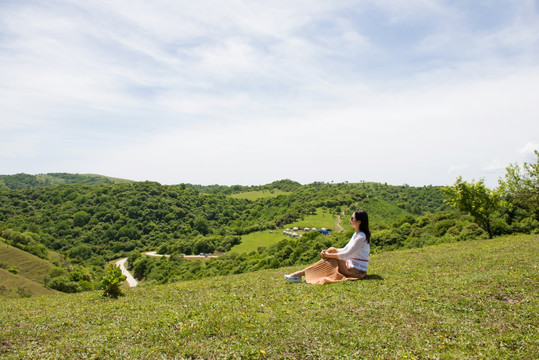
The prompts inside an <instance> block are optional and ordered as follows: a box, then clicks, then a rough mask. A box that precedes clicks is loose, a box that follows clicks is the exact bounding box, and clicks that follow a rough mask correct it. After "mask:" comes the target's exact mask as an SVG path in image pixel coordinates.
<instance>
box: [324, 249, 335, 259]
mask: <svg viewBox="0 0 539 360" xmlns="http://www.w3.org/2000/svg"><path fill="white" fill-rule="evenodd" d="M320 256H322V259H336V258H337V254H333V253H330V252H328V251H327V250H322V252H321V253H320Z"/></svg>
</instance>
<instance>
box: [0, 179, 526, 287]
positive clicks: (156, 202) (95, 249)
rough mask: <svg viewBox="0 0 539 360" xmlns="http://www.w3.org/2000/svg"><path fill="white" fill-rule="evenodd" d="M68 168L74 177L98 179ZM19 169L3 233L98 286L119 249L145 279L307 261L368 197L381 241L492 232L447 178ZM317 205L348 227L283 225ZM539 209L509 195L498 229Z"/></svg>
mask: <svg viewBox="0 0 539 360" xmlns="http://www.w3.org/2000/svg"><path fill="white" fill-rule="evenodd" d="M57 175H58V174H57ZM60 175H61V176H59V178H62V179H64V180H66V181H72V182H77V181H81V182H83V183H86V182H87V181H88V178H86V177H80V176H78V175H75V176H71V175H69V174H60ZM57 178H58V177H57ZM5 179H6V178H4V182H5ZM9 179H10V180H9V181H8V183H10V184H11V186H13V187H17V186H20V187H24V186H22V184H27V185H28V186H29V187H27V188H23V189H5V188H4V190H0V237H1V238H3V240H4V241H5V242H6V243H8V244H10V245H12V246H15V247H17V248H19V249H21V250H24V251H26V252H28V253H31V254H33V255H35V256H38V257H41V258H43V259H48V258H49V254H50V251H51V250H53V251H55V252H57V253H59V254H60V256H61V257H62V259H61V261H60V260H58V259H56V260H55V261H54V265H55V269H54V271H52V270H51V271H52V273H51V274H49V276H48V278H47V279H48V280H50V283H49V284H47V286H50V287H53V288H55V289H58V290H61V291H68V292H72V291H80V290H84V289H91V288H93V287H95V286H98V281H97V280H96V279H98V278H99V277H100V276H101V274H102V272H103V268H104V266H105V265H106V263H107V262H109V261H112V260H114V259H118V258H120V257H129V262H128V264H129V266H130V268H131V270H132V271H133V272H134V273H135V276H136V277H137V278H138V279H139V280H140V279H143V280H144V279H145V280H147V283H155V282H158V283H166V282H171V281H178V280H185V279H193V278H200V277H205V276H213V275H218V274H219V275H225V274H230V273H240V272H247V271H253V270H259V269H265V268H278V267H281V266H286V265H295V264H304V263H308V262H310V261H313V260H315V259H316V258H317V257H318V256H319V252H320V250H321V249H322V248H324V247H327V246H329V245H341V244H344V243H345V242H346V241H347V240H348V238H349V236H350V234H349V233H348V232H347V231H346V230H348V221H347V220H346V219H348V217H349V216H350V213H351V212H352V211H353V210H354V209H358V208H361V209H364V210H366V211H368V213H369V216H370V221H371V230H372V232H373V237H372V251H373V252H379V251H384V250H393V249H398V248H412V247H420V246H424V245H428V244H435V243H441V242H454V241H461V240H469V239H476V238H485V237H487V233H486V232H485V231H484V229H482V228H481V227H480V226H478V224H477V222H476V221H475V218H474V217H471V216H469V215H465V214H464V213H461V212H458V211H457V210H454V209H450V208H449V206H448V205H447V204H446V203H445V202H444V199H446V197H445V195H444V192H443V191H442V190H443V189H442V188H440V187H436V186H423V187H412V186H407V185H403V186H392V185H387V184H378V183H339V184H333V183H332V184H330V183H313V184H308V185H301V184H299V183H297V182H294V181H291V180H280V181H276V182H273V183H271V184H267V185H263V186H240V185H236V186H221V185H212V186H201V185H191V184H179V185H161V184H159V183H155V182H131V183H118V184H97V183H94V184H93V185H87V184H81V183H75V184H62V185H50V186H37V185H35V184H34V185H35V186H34V185H31V184H33V183H32V181H34V180H36V178H32V177H30V178H28V177H25V176H23V175H20V176H19V175H15V176H13V177H11V178H9ZM14 179H19V180H20V181H19V182H17V181H14ZM25 179H26V180H25ZM32 179H34V180H32ZM103 179H107V178H105V177H103ZM10 181H11V182H10ZM36 181H37V180H36ZM99 181H101V180H99ZM107 181H108V180H107ZM16 184H19V185H17V186H16ZM318 213H322V214H328V216H330V217H332V218H333V220H332V221H330V224H333V225H337V222H338V221H340V220H339V219H340V217H341V216H342V225H343V226H344V229H345V231H344V232H341V231H340V229H337V228H336V227H334V228H333V227H331V228H330V234H331V235H330V236H327V237H324V236H322V235H321V234H320V233H318V232H315V233H306V234H305V235H304V236H303V237H301V238H289V237H286V236H284V235H282V236H280V237H279V234H281V233H282V230H284V228H285V227H287V226H288V225H289V224H293V223H297V222H298V221H300V220H302V219H305V218H308V217H312V216H314V215H315V214H318ZM534 221H535V220H533V218H531V217H530V215H529V213H527V212H523V211H520V210H519V209H518V208H516V207H509V206H505V207H504V208H502V209H501V210H500V212H499V216H498V217H497V220H496V222H493V225H492V228H493V230H492V231H493V232H494V234H496V235H500V234H506V233H512V232H528V233H529V232H530V231H532V230H533V229H535V228H536V225H535V223H536V221H535V222H534ZM339 226H340V225H339ZM331 230H332V231H331ZM263 232H272V233H273V232H275V233H274V235H272V236H273V238H274V239H275V241H273V242H272V243H271V244H270V245H268V246H266V247H254V248H255V249H257V250H256V251H250V252H248V253H234V252H231V251H230V250H231V249H232V247H234V246H236V245H238V244H239V243H240V242H241V241H242V239H245V235H246V234H255V233H256V234H261V233H263ZM143 251H158V252H159V253H161V254H163V253H166V254H170V255H172V256H171V257H170V258H162V259H155V258H149V257H146V256H142V255H141V253H142V252H143ZM201 252H203V253H219V254H223V253H226V255H223V256H220V257H219V258H216V259H212V260H209V261H205V262H201V261H187V260H186V259H185V258H184V257H183V256H184V255H189V254H198V253H201ZM51 284H52V285H51Z"/></svg>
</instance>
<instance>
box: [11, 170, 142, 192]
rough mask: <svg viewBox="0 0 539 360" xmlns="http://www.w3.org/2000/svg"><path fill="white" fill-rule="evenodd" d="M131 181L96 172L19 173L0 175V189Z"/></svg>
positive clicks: (130, 181) (108, 183)
mask: <svg viewBox="0 0 539 360" xmlns="http://www.w3.org/2000/svg"><path fill="white" fill-rule="evenodd" d="M132 182H134V181H132V180H127V179H119V178H113V177H109V176H104V175H98V174H70V173H48V174H38V175H29V174H24V173H20V174H14V175H0V190H18V189H29V188H36V187H47V186H56V185H66V184H85V185H111V184H121V183H132Z"/></svg>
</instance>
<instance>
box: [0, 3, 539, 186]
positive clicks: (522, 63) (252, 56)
mask: <svg viewBox="0 0 539 360" xmlns="http://www.w3.org/2000/svg"><path fill="white" fill-rule="evenodd" d="M537 94H539V2H538V1H527V0H515V1H509V0H507V1H503V0H500V1H435V0H421V1H420V0H417V1H414V0H408V1H404V0H387V1H374V0H365V1H289V0H288V1H271V2H267V1H239V0H238V1H204V0H201V1H197V2H193V1H152V2H148V1H137V0H130V1H82V0H80V1H78V0H73V1H60V0H58V1H55V0H51V1H47V2H42V1H24V2H20V1H6V0H0V133H1V134H2V136H1V138H2V140H1V141H0V174H14V173H19V172H24V173H30V174H38V173H47V172H72V173H97V174H103V175H108V176H115V177H121V178H128V179H133V180H152V181H158V182H160V183H162V184H178V183H182V182H185V183H196V184H223V185H232V184H246V185H257V184H266V183H269V182H272V181H274V180H279V179H285V178H288V179H292V180H296V181H299V182H301V183H311V182H314V181H328V182H329V181H335V182H342V181H349V182H358V181H361V180H365V181H376V182H387V183H389V184H409V185H417V186H422V185H430V184H433V185H449V184H452V183H453V182H454V181H455V179H456V177H457V176H459V175H462V176H463V177H464V179H466V180H472V179H479V178H485V180H486V181H487V183H488V184H489V185H490V186H495V185H496V181H497V179H498V178H499V177H501V176H503V175H504V173H505V167H506V166H507V165H509V164H510V163H515V162H518V163H522V162H524V161H534V155H533V150H534V149H538V148H539V101H538V100H537V97H538V95H537Z"/></svg>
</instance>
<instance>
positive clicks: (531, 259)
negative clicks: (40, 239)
mask: <svg viewBox="0 0 539 360" xmlns="http://www.w3.org/2000/svg"><path fill="white" fill-rule="evenodd" d="M538 258H539V237H538V236H537V235H518V236H508V237H499V238H495V239H493V240H475V241H467V242H456V243H451V244H442V245H436V246H428V247H424V248H419V249H412V250H398V251H391V252H383V253H379V254H375V255H373V256H372V258H371V262H370V267H369V275H368V276H367V278H365V279H364V280H360V281H355V282H344V283H336V284H330V285H324V286H319V285H309V284H305V283H301V284H291V283H287V282H285V281H284V280H283V278H282V276H283V274H284V273H288V272H291V271H292V270H294V269H296V268H281V269H275V270H263V271H258V272H254V273H247V274H240V275H229V276H223V277H213V278H204V279H201V280H196V281H186V282H178V283H174V284H168V285H159V286H151V287H141V288H133V289H130V290H127V291H126V296H124V297H122V298H119V299H118V300H112V299H104V298H102V297H101V296H100V293H99V292H90V293H88V292H86V293H78V294H62V295H56V296H47V297H36V298H29V299H6V300H3V301H2V302H0V328H1V329H2V331H1V332H0V357H1V358H3V359H38V358H39V359H118V358H121V359H534V358H536V357H537V354H538V353H539V343H538V340H539V338H538V333H539V332H538V325H539V319H538V315H537V314H538V312H539V296H538V288H537V284H538V283H539V269H538V268H537V259H538Z"/></svg>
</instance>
